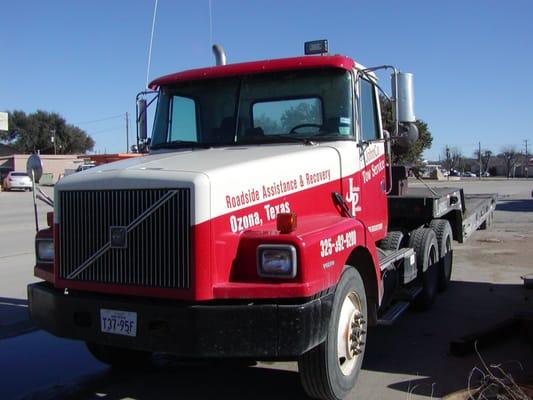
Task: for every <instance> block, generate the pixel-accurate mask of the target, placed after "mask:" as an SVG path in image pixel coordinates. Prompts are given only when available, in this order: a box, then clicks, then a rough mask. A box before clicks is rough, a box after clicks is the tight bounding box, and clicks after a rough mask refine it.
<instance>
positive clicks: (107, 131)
mask: <svg viewBox="0 0 533 400" xmlns="http://www.w3.org/2000/svg"><path fill="white" fill-rule="evenodd" d="M153 7H154V0H128V1H126V0H113V1H109V0H106V1H100V0H93V1H83V2H82V1H66V0H65V1H54V0H47V1H37V0H35V1H29V0H28V1H25V0H20V1H6V2H3V4H2V7H1V10H2V18H1V23H0V40H1V46H0V111H11V110H15V109H17V110H23V111H25V112H33V111H35V110H37V109H42V110H46V111H55V112H58V113H60V114H61V115H63V116H64V117H65V118H66V120H67V122H69V123H74V124H77V125H79V126H80V127H81V128H83V129H85V130H86V131H87V132H88V133H89V134H90V135H91V136H92V137H93V138H94V139H95V141H96V147H95V150H96V151H98V152H103V151H107V152H118V151H125V150H126V139H125V117H124V114H125V113H126V112H128V113H129V114H130V137H131V139H130V144H132V143H133V141H134V136H135V134H134V126H131V122H133V121H134V117H133V115H134V113H135V95H136V94H137V92H139V91H140V90H142V89H143V88H144V86H145V83H146V70H147V59H148V47H149V38H150V30H151V24H152V13H153ZM211 11H212V12H211V15H212V18H211V20H212V25H211V28H210V23H209V21H210V18H209V0H197V1H177V0H159V7H158V12H157V19H156V27H155V35H154V44H153V50H152V67H151V71H150V79H153V78H155V77H157V76H160V75H163V74H167V73H170V72H175V71H178V70H183V69H190V68H195V67H201V66H207V65H213V63H214V57H213V55H212V52H211V44H212V42H215V43H220V44H222V45H223V46H224V48H225V49H226V53H227V57H228V61H229V62H240V61H250V60H256V59H267V58H278V57H288V56H295V55H301V54H302V53H303V43H304V41H306V40H314V39H322V38H327V39H328V40H329V46H330V52H331V53H334V54H337V53H338V54H344V55H347V56H350V57H352V58H354V59H355V60H356V61H358V62H360V63H362V64H364V65H366V66H373V65H381V64H394V65H395V66H397V67H398V68H400V69H401V70H403V71H409V72H413V73H414V74H415V87H416V114H417V117H418V118H421V119H423V120H425V121H426V122H427V123H428V124H429V127H430V130H431V132H432V133H433V137H434V141H433V147H432V148H431V150H429V151H427V152H426V154H425V155H426V157H427V158H430V159H436V158H438V155H439V154H440V153H442V150H443V148H444V147H445V146H446V145H449V146H457V147H459V148H461V149H462V151H463V153H464V154H465V155H467V156H469V155H471V154H472V153H473V151H474V150H475V149H477V143H478V141H481V144H482V148H488V149H491V150H493V151H495V152H499V151H500V150H501V148H502V147H503V146H507V145H514V146H516V148H517V149H520V150H522V149H523V148H524V140H525V139H528V140H530V144H531V149H533V110H532V108H533V71H532V66H533V23H532V17H533V1H530V0H522V1H518V0H510V1H505V2H504V1H501V0H500V1H481V0H477V1H476V0H469V1H466V0H462V1H439V2H437V1H427V0H424V1H407V0H406V1H401V2H400V1H395V2H394V1H359V0H349V1H334V0H330V1H313V0H306V1H293V0H290V1H289V0H285V1H280V0H269V1H266V0H264V1H251V0H248V1H244V0H242V1H235V0H211ZM94 120H100V121H99V122H90V121H94ZM88 121H89V123H88Z"/></svg>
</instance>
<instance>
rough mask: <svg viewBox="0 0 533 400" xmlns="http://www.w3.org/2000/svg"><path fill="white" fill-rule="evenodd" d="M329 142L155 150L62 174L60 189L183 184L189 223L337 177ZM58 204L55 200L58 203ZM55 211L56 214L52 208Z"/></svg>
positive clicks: (335, 158) (333, 150)
mask: <svg viewBox="0 0 533 400" xmlns="http://www.w3.org/2000/svg"><path fill="white" fill-rule="evenodd" d="M340 169H341V168H340V156H339V150H338V149H337V148H336V147H334V146H331V145H313V146H309V145H303V144H274V145H261V146H243V147H224V148H211V149H194V150H190V149H187V150H181V151H172V152H158V153H152V154H150V155H147V156H146V157H139V158H132V159H128V160H124V161H119V162H114V163H110V164H105V165H102V166H98V167H95V168H91V169H89V170H86V171H83V172H78V173H76V174H73V175H69V176H67V177H65V178H63V179H62V180H61V181H60V182H58V183H57V185H56V188H55V190H56V199H57V198H59V196H57V194H58V192H59V191H63V190H109V189H143V188H146V189H149V188H183V187H188V188H190V189H191V192H192V195H193V196H194V200H193V203H194V216H193V223H196V224H198V223H201V222H203V221H205V220H207V219H210V218H215V217H217V216H220V215H223V214H227V213H230V212H235V211H237V210H239V209H242V208H246V207H249V206H252V205H254V204H259V203H262V202H265V201H270V200H274V199H276V198H280V197H283V196H285V195H288V194H290V193H293V192H297V191H301V190H305V189H307V188H310V187H312V186H316V185H320V184H323V183H327V182H329V181H332V180H335V179H339V178H340V176H341V171H340ZM56 206H57V204H56ZM56 214H57V213H56Z"/></svg>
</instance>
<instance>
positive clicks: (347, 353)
mask: <svg viewBox="0 0 533 400" xmlns="http://www.w3.org/2000/svg"><path fill="white" fill-rule="evenodd" d="M365 323H366V321H365V320H364V315H363V312H362V307H361V301H360V299H359V296H358V295H357V293H355V292H350V293H348V295H347V296H346V297H345V298H344V302H343V303H342V307H341V312H340V315H339V325H338V328H337V363H338V366H339V369H340V370H341V372H342V374H343V375H346V376H348V375H350V374H351V373H353V372H354V371H355V370H356V366H357V361H358V360H359V358H360V357H362V354H363V350H364V344H365V342H364V337H365V334H366V331H365V330H364V325H365Z"/></svg>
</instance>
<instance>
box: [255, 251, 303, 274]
mask: <svg viewBox="0 0 533 400" xmlns="http://www.w3.org/2000/svg"><path fill="white" fill-rule="evenodd" d="M296 265H297V262H296V249H295V248H294V246H291V245H284V244H262V245H260V246H258V247H257V273H258V274H259V276H262V277H266V278H294V277H295V276H296Z"/></svg>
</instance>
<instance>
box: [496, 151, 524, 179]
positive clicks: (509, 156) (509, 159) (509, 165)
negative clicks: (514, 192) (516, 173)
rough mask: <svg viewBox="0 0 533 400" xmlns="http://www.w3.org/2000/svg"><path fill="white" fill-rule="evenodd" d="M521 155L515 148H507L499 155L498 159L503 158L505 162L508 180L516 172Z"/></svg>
mask: <svg viewBox="0 0 533 400" xmlns="http://www.w3.org/2000/svg"><path fill="white" fill-rule="evenodd" d="M518 156H520V153H519V152H517V151H516V148H515V147H514V146H506V147H503V148H502V152H501V153H500V154H498V157H502V158H503V159H504V160H505V169H506V171H507V179H509V178H510V177H511V175H512V172H513V170H514V166H515V164H516V162H517V161H518Z"/></svg>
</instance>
